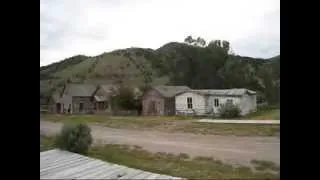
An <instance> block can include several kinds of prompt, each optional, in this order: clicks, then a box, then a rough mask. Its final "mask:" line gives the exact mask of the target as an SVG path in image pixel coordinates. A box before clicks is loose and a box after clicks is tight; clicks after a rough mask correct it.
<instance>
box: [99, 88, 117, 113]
mask: <svg viewBox="0 0 320 180" xmlns="http://www.w3.org/2000/svg"><path fill="white" fill-rule="evenodd" d="M118 88H119V87H118V86H115V85H111V84H110V85H99V86H98V87H97V91H96V92H95V94H94V95H93V101H94V110H95V112H97V113H105V112H107V113H111V112H112V102H111V96H113V95H115V94H116V91H117V90H118Z"/></svg>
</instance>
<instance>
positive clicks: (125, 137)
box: [40, 121, 280, 165]
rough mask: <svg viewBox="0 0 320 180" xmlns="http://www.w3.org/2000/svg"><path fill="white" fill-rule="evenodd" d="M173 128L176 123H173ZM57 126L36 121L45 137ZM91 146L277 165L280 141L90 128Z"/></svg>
mask: <svg viewBox="0 0 320 180" xmlns="http://www.w3.org/2000/svg"><path fill="white" fill-rule="evenodd" d="M176 125H177V124H176ZM61 126H62V124H61V123H52V122H47V121H40V130H42V131H43V132H45V133H48V134H55V133H58V132H59V131H60V128H61ZM90 127H91V129H92V135H93V138H94V139H95V143H99V144H128V145H137V146H141V147H143V148H144V149H146V150H148V151H151V152H159V151H160V152H161V151H162V152H167V153H173V154H180V153H186V154H188V155H190V156H213V157H217V158H219V159H220V160H222V161H223V162H227V163H234V164H245V165H251V163H250V160H252V159H261V160H267V161H273V162H275V163H276V164H280V139H279V138H277V137H237V136H218V135H197V134H192V133H167V132H159V131H148V130H132V129H113V128H108V127H102V126H99V125H90Z"/></svg>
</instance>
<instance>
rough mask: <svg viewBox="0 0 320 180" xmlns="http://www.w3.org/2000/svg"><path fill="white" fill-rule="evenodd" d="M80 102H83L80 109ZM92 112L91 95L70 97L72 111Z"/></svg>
mask: <svg viewBox="0 0 320 180" xmlns="http://www.w3.org/2000/svg"><path fill="white" fill-rule="evenodd" d="M80 103H82V104H83V106H82V111H80ZM91 112H93V101H92V97H72V113H91Z"/></svg>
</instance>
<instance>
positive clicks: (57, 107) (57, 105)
mask: <svg viewBox="0 0 320 180" xmlns="http://www.w3.org/2000/svg"><path fill="white" fill-rule="evenodd" d="M56 112H57V113H60V112H61V104H60V103H57V104H56Z"/></svg>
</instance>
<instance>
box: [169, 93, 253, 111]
mask: <svg viewBox="0 0 320 180" xmlns="http://www.w3.org/2000/svg"><path fill="white" fill-rule="evenodd" d="M188 97H191V98H192V106H193V107H192V109H188V106H187V98H188ZM214 99H218V101H219V106H218V107H216V106H214ZM228 99H231V100H232V102H233V104H235V105H238V107H239V108H240V110H241V115H246V114H248V113H250V112H252V111H255V110H256V108H257V103H256V95H247V94H245V95H243V96H215V95H210V96H209V95H200V94H197V93H193V92H185V93H182V94H179V95H177V96H176V100H175V104H176V114H193V115H213V114H218V113H219V108H220V107H221V105H222V104H225V103H226V102H227V100H228Z"/></svg>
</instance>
